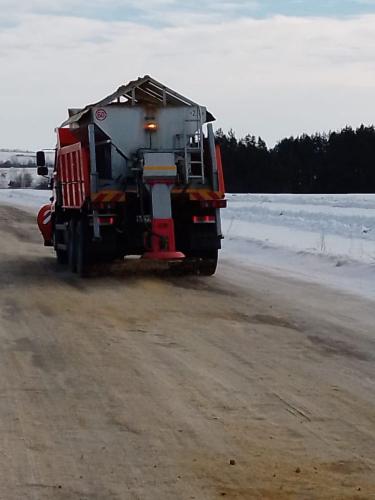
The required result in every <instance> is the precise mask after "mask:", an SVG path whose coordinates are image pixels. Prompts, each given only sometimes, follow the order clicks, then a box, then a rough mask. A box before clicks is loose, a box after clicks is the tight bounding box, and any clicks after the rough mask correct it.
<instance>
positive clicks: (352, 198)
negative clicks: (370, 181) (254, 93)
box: [0, 189, 375, 299]
mask: <svg viewBox="0 0 375 500" xmlns="http://www.w3.org/2000/svg"><path fill="white" fill-rule="evenodd" d="M50 195H51V193H50V192H49V191H38V190H32V189H15V190H13V189H3V190H0V203H9V204H12V205H14V206H19V207H26V208H28V209H29V210H32V211H34V212H35V213H36V211H37V209H38V208H39V207H40V206H41V205H43V204H44V203H47V202H48V199H49V197H50ZM228 200H229V202H228V208H227V209H225V210H223V211H222V216H223V233H224V236H225V239H224V242H223V251H222V253H221V257H222V259H223V260H224V261H231V262H238V263H239V264H241V265H242V266H252V267H257V268H261V269H266V270H269V271H272V272H276V273H279V274H280V275H284V276H285V275H286V276H290V277H295V278H302V279H304V280H308V281H313V282H316V283H323V284H325V285H327V286H331V287H334V288H338V289H340V290H342V291H344V292H350V293H354V294H359V295H362V296H365V297H368V298H372V299H375V194H374V195H228Z"/></svg>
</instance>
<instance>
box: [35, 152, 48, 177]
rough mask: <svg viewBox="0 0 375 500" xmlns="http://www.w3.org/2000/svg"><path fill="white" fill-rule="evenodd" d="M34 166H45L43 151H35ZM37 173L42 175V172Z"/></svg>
mask: <svg viewBox="0 0 375 500" xmlns="http://www.w3.org/2000/svg"><path fill="white" fill-rule="evenodd" d="M36 166H37V167H45V166H46V155H45V154H44V151H37V152H36ZM38 173H39V172H38ZM39 175H43V174H39Z"/></svg>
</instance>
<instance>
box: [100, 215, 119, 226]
mask: <svg viewBox="0 0 375 500" xmlns="http://www.w3.org/2000/svg"><path fill="white" fill-rule="evenodd" d="M98 220H99V224H100V225H101V226H112V225H113V224H114V223H115V218H114V217H112V216H110V217H108V216H104V217H103V216H102V217H101V216H99V217H98Z"/></svg>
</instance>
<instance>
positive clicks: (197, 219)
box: [193, 215, 216, 224]
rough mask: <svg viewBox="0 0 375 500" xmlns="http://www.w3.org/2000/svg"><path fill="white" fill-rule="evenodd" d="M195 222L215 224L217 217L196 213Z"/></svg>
mask: <svg viewBox="0 0 375 500" xmlns="http://www.w3.org/2000/svg"><path fill="white" fill-rule="evenodd" d="M193 222H194V224H215V222H216V217H215V216H214V215H194V216H193Z"/></svg>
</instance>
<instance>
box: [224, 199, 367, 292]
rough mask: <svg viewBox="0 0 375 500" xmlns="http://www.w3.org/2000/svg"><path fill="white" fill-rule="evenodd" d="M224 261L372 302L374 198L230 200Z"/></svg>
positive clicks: (226, 214) (225, 234)
mask: <svg viewBox="0 0 375 500" xmlns="http://www.w3.org/2000/svg"><path fill="white" fill-rule="evenodd" d="M228 199H229V202H228V208H227V209H226V210H223V212H222V214H223V233H224V236H225V240H224V243H223V249H224V250H223V256H225V258H231V259H232V258H237V259H238V260H239V261H240V262H242V263H243V264H244V265H246V264H249V265H253V266H254V265H255V266H258V267H262V268H266V269H272V270H274V271H277V272H279V273H282V274H288V275H292V276H297V277H298V276H299V277H303V278H304V279H309V280H312V281H316V282H322V283H324V284H327V285H330V286H334V287H338V288H341V289H343V290H345V291H351V292H354V293H360V294H363V295H366V296H369V297H372V298H375V195H371V194H370V195H283V194H281V195H228Z"/></svg>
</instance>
